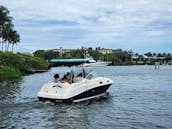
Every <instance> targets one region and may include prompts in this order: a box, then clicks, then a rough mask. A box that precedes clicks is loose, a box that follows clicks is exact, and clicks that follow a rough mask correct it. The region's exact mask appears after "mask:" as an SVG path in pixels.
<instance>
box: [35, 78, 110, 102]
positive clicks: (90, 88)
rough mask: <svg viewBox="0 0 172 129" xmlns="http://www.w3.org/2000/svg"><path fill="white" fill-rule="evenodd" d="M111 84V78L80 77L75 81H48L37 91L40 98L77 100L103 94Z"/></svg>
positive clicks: (65, 100) (60, 100)
mask: <svg viewBox="0 0 172 129" xmlns="http://www.w3.org/2000/svg"><path fill="white" fill-rule="evenodd" d="M111 84H112V80H110V79H108V78H103V77H97V78H95V79H91V80H88V79H85V78H82V80H81V81H79V82H76V83H72V84H69V83H54V82H52V83H48V84H46V85H44V86H43V87H42V88H41V90H40V92H39V93H38V95H37V96H38V98H39V99H40V100H51V101H56V102H78V101H84V100H87V99H92V98H95V97H98V96H101V95H103V94H104V93H105V92H106V91H107V89H108V88H109V87H110V85H111Z"/></svg>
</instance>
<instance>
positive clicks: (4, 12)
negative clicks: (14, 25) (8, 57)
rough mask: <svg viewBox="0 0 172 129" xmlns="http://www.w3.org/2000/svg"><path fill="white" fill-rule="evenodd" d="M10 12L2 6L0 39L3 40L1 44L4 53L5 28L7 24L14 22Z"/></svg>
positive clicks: (0, 10) (0, 8)
mask: <svg viewBox="0 0 172 129" xmlns="http://www.w3.org/2000/svg"><path fill="white" fill-rule="evenodd" d="M9 13H10V12H9V10H8V9H7V8H6V7H4V6H1V5H0V38H1V42H0V43H2V51H3V42H2V38H3V36H2V35H3V33H2V32H3V26H4V25H5V24H7V23H11V21H12V17H10V16H9Z"/></svg>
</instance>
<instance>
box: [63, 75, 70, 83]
mask: <svg viewBox="0 0 172 129" xmlns="http://www.w3.org/2000/svg"><path fill="white" fill-rule="evenodd" d="M62 81H63V82H67V83H70V84H71V83H72V81H71V80H70V78H68V76H67V75H64V77H63V78H62Z"/></svg>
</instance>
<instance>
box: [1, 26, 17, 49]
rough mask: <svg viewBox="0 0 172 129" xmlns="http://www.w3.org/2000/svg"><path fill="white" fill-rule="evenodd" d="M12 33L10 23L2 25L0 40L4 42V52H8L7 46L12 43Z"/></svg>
mask: <svg viewBox="0 0 172 129" xmlns="http://www.w3.org/2000/svg"><path fill="white" fill-rule="evenodd" d="M13 31H14V30H13V24H11V23H7V24H4V26H3V30H2V38H3V40H4V42H5V51H8V48H9V45H10V43H11V42H12V37H13Z"/></svg>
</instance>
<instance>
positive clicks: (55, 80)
mask: <svg viewBox="0 0 172 129" xmlns="http://www.w3.org/2000/svg"><path fill="white" fill-rule="evenodd" d="M54 82H59V74H55V75H54Z"/></svg>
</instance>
